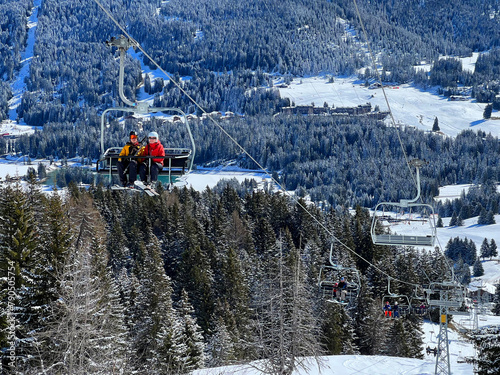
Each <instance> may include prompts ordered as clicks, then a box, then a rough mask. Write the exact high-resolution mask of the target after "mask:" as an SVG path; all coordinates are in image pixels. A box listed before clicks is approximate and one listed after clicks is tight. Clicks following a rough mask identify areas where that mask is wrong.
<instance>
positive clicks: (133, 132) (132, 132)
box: [128, 130, 137, 137]
mask: <svg viewBox="0 0 500 375" xmlns="http://www.w3.org/2000/svg"><path fill="white" fill-rule="evenodd" d="M133 135H135V136H136V137H137V133H136V132H135V131H133V130H132V131H131V132H130V134H129V135H128V136H129V137H132V136H133Z"/></svg>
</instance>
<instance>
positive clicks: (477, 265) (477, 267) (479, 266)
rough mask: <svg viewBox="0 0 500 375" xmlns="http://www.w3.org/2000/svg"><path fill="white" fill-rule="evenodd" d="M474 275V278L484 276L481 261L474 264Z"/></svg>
mask: <svg viewBox="0 0 500 375" xmlns="http://www.w3.org/2000/svg"><path fill="white" fill-rule="evenodd" d="M472 274H473V276H474V277H479V276H483V275H484V268H483V263H482V262H481V261H480V260H479V259H478V260H476V261H475V262H474V266H473V267H472Z"/></svg>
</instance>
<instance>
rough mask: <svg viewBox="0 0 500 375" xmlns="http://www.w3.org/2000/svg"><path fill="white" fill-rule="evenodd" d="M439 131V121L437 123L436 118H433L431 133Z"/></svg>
mask: <svg viewBox="0 0 500 375" xmlns="http://www.w3.org/2000/svg"><path fill="white" fill-rule="evenodd" d="M439 130H441V129H439V121H438V118H437V117H436V118H434V123H433V124H432V131H433V132H438V131H439Z"/></svg>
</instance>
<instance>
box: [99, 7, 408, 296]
mask: <svg viewBox="0 0 500 375" xmlns="http://www.w3.org/2000/svg"><path fill="white" fill-rule="evenodd" d="M94 1H95V3H96V4H97V5H98V6H99V7H100V8H101V9H102V10H103V11H104V13H106V15H107V16H108V17H109V18H110V19H111V20H112V21H113V23H114V24H115V25H116V26H117V27H118V28H119V29H120V30H121V31H122V32H123V34H124V35H125V36H126V37H127V38H128V39H129V40H130V41H132V42H133V43H134V45H135V46H136V47H137V48H138V49H139V50H140V51H141V52H142V53H143V54H144V56H146V57H147V58H148V59H149V60H150V61H151V62H152V63H153V64H154V65H155V66H156V67H157V68H158V69H159V70H160V71H161V72H162V73H163V74H165V76H166V77H168V78H169V79H170V81H171V82H173V83H174V84H175V85H176V86H177V87H178V88H179V90H180V91H181V92H182V93H183V94H185V95H186V97H187V98H189V100H191V102H192V103H193V104H194V105H195V106H196V107H198V108H199V109H200V110H201V111H202V112H203V113H207V112H206V111H205V109H204V108H203V107H201V105H200V104H199V103H198V102H197V101H196V100H195V99H193V98H192V97H191V96H190V95H189V94H188V93H187V92H186V91H185V90H184V89H183V88H182V86H181V85H180V84H179V83H178V82H176V81H175V80H173V79H172V78H171V77H170V75H169V74H168V73H167V72H165V70H163V68H162V67H161V66H160V65H159V64H158V63H157V62H156V61H155V60H154V59H153V58H152V57H151V56H150V55H149V54H148V53H147V52H146V51H145V50H144V48H142V46H141V45H140V43H139V42H137V41H136V40H135V39H134V38H132V37H131V36H130V34H129V33H128V32H127V31H126V30H125V28H124V27H123V26H122V25H120V23H119V22H118V21H117V20H116V19H115V18H114V17H113V15H112V14H111V13H110V12H109V11H108V10H107V9H106V8H104V6H103V5H102V4H101V3H100V1H99V0H94ZM208 118H209V119H210V121H212V122H213V123H214V125H215V126H216V127H218V128H219V129H220V130H221V131H222V132H223V133H224V135H226V136H227V137H228V138H229V139H230V140H231V141H232V142H233V143H234V144H235V145H236V146H237V147H238V148H239V149H240V150H241V151H242V152H243V153H244V154H245V155H247V156H248V157H249V158H250V160H252V161H253V162H254V163H255V164H256V165H257V166H258V167H259V169H260V170H262V171H264V172H265V173H267V174H268V175H269V176H270V179H271V181H272V182H273V183H274V184H275V185H276V186H277V187H278V188H279V189H280V190H281V191H282V192H283V193H284V194H285V195H287V196H288V197H289V198H291V199H292V200H293V201H294V202H295V203H296V204H297V205H298V206H299V207H301V208H302V209H303V210H304V211H305V212H306V213H307V214H308V215H309V216H310V217H311V218H312V219H313V220H314V221H315V222H316V223H318V225H319V226H320V227H321V228H322V229H323V230H324V231H325V232H326V233H328V234H329V235H330V236H331V237H332V238H333V239H335V240H336V241H337V242H338V243H339V244H341V245H342V246H343V247H344V248H345V249H347V250H348V251H350V252H351V253H352V254H354V255H355V256H357V257H358V258H359V259H361V260H362V261H364V262H366V263H367V264H369V265H370V266H372V267H373V269H375V270H377V271H378V272H380V273H381V274H383V275H385V276H390V275H389V274H388V273H387V272H385V271H383V270H381V269H380V268H379V267H377V266H376V265H375V264H373V263H371V262H370V261H368V260H367V259H366V258H364V257H363V256H361V255H359V254H357V253H356V251H354V250H353V249H351V248H350V247H349V246H348V245H346V244H345V243H343V242H342V241H341V240H340V239H338V238H337V237H335V235H334V234H333V233H332V232H331V231H330V230H329V229H328V228H327V227H326V226H325V225H324V224H323V223H321V222H320V221H319V220H318V219H317V218H316V217H315V216H314V215H313V214H312V213H311V212H310V211H309V210H308V209H307V207H306V206H304V205H303V204H302V203H300V201H299V200H298V198H297V197H295V196H294V195H292V194H291V193H289V192H288V191H287V190H286V189H285V188H284V187H283V186H282V185H281V184H280V183H279V182H278V181H277V180H276V179H274V178H273V177H272V175H271V174H270V173H269V172H268V171H267V170H266V169H265V168H264V167H263V166H262V165H261V164H260V163H259V162H258V161H257V160H256V159H255V158H254V157H253V156H252V155H250V154H249V153H248V151H246V150H245V148H243V146H241V145H240V144H239V143H238V141H237V140H236V139H235V138H234V137H233V136H231V135H230V134H229V133H228V132H227V131H226V130H225V129H224V128H223V127H222V126H221V125H220V124H219V123H218V122H217V121H215V119H214V118H212V117H211V116H208ZM400 143H401V145H402V142H401V139H400ZM403 152H404V150H403ZM393 279H394V278H393ZM394 280H396V281H398V282H400V283H403V284H407V285H412V286H417V284H415V283H410V282H408V281H404V280H399V279H394Z"/></svg>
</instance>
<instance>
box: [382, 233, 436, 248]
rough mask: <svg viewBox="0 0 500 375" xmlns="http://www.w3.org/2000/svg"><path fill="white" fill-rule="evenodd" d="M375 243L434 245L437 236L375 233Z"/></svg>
mask: <svg viewBox="0 0 500 375" xmlns="http://www.w3.org/2000/svg"><path fill="white" fill-rule="evenodd" d="M372 237H373V243H374V244H375V245H400V246H434V241H435V239H436V238H435V237H434V236H431V235H426V236H409V235H401V234H374V235H373V236H372Z"/></svg>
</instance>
